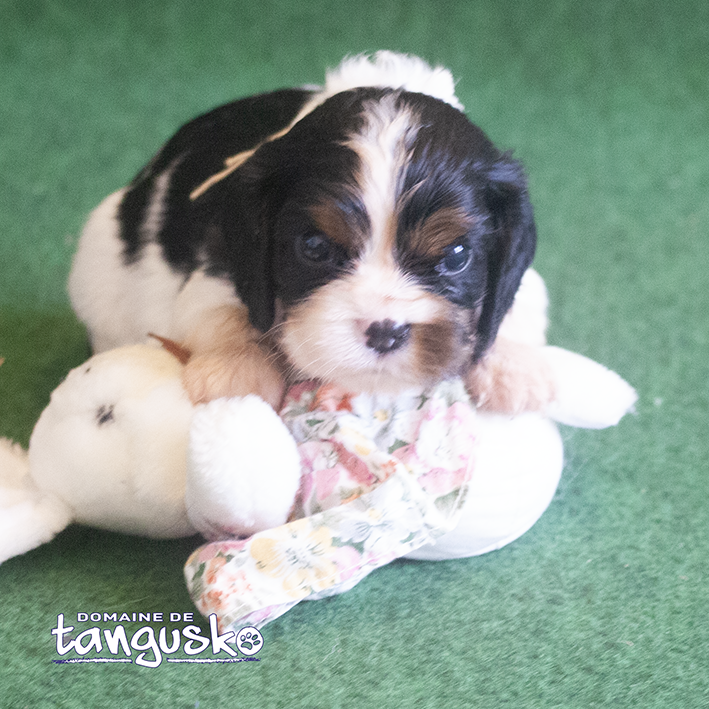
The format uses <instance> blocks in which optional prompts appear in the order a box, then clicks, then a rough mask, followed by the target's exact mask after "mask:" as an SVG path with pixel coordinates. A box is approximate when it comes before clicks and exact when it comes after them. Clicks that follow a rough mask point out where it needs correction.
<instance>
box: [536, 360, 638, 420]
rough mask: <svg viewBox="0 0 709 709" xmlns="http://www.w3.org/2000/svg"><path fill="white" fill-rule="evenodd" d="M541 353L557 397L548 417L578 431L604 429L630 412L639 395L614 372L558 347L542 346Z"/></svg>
mask: <svg viewBox="0 0 709 709" xmlns="http://www.w3.org/2000/svg"><path fill="white" fill-rule="evenodd" d="M541 354H542V356H543V357H544V359H545V360H546V361H547V363H548V364H549V366H550V367H551V369H552V370H553V372H554V378H555V391H556V394H555V396H554V399H553V400H552V401H551V402H550V403H549V405H548V406H547V407H546V409H545V413H546V415H547V416H549V417H550V418H552V419H554V420H555V421H558V422H559V423H565V424H567V425H569V426H578V427H579V428H606V427H607V426H615V425H616V424H617V423H618V422H619V421H620V419H621V418H622V417H623V416H624V415H625V414H627V413H628V412H629V411H632V409H633V405H634V404H635V402H636V401H637V398H638V395H637V393H636V392H635V389H633V387H631V386H630V384H628V383H627V382H626V381H625V380H624V379H622V378H621V377H620V376H619V375H618V374H616V373H615V372H612V371H611V370H610V369H606V368H605V367H604V366H603V365H602V364H598V362H594V361H593V360H591V359H588V357H584V356H583V355H580V354H576V353H575V352H569V351H568V350H564V349H561V348H560V347H544V348H542V350H541Z"/></svg>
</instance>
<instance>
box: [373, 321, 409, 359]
mask: <svg viewBox="0 0 709 709" xmlns="http://www.w3.org/2000/svg"><path fill="white" fill-rule="evenodd" d="M364 334H365V336H366V337H367V347H369V348H371V349H373V350H374V351H375V352H378V353H379V354H386V353H387V352H392V351H394V350H397V349H399V347H401V346H402V345H403V344H404V343H405V342H406V341H407V340H408V339H409V335H410V334H411V325H409V324H408V323H395V322H394V321H393V320H389V319H387V320H378V321H376V322H373V323H372V324H371V325H370V326H369V327H368V328H367V329H366V330H365V331H364Z"/></svg>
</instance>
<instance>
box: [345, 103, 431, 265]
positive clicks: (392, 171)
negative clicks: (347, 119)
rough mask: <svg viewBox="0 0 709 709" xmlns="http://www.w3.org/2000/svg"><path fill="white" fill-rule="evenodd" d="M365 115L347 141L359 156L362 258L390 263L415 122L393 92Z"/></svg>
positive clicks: (371, 104)
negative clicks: (365, 231) (365, 230)
mask: <svg viewBox="0 0 709 709" xmlns="http://www.w3.org/2000/svg"><path fill="white" fill-rule="evenodd" d="M364 119H365V120H364V125H363V127H362V129H361V130H360V132H358V133H356V134H355V135H352V136H350V138H349V140H348V142H347V145H348V147H350V148H351V149H352V150H354V151H355V152H356V153H357V155H358V157H359V167H358V170H357V182H358V185H359V191H360V196H361V199H362V202H363V204H364V207H365V210H366V212H367V215H368V217H369V222H370V227H371V233H370V242H369V245H368V250H367V251H368V253H367V254H366V255H365V257H364V259H365V260H366V259H368V258H375V259H376V260H378V261H381V262H382V263H393V262H394V261H393V250H394V239H395V236H396V218H397V204H396V203H397V195H398V193H399V184H400V181H401V176H402V173H403V171H404V168H405V166H406V164H407V161H408V156H409V152H410V149H411V145H412V143H413V139H414V138H415V137H416V131H417V127H418V126H417V125H416V122H415V119H414V116H413V115H412V114H411V111H410V110H408V109H400V108H397V106H396V98H395V97H394V96H386V97H385V98H384V99H382V100H381V101H373V102H371V103H370V104H368V105H367V106H366V110H365V114H364Z"/></svg>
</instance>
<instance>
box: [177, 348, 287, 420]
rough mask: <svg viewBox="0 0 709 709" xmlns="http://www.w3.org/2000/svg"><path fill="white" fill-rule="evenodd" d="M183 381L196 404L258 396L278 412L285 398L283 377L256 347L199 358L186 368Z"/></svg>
mask: <svg viewBox="0 0 709 709" xmlns="http://www.w3.org/2000/svg"><path fill="white" fill-rule="evenodd" d="M182 381H183V384H184V387H185V389H186V390H187V394H188V395H189V397H190V399H191V401H192V403H194V404H204V403H207V402H209V401H213V400H214V399H219V398H221V397H224V396H246V395H247V394H257V395H258V396H260V397H261V398H262V399H263V400H264V401H266V402H267V403H269V404H270V405H271V406H272V407H273V408H274V409H277V407H278V406H279V404H280V402H281V399H282V397H283V388H284V382H283V377H282V376H281V374H280V372H279V371H278V369H277V368H276V367H275V366H274V365H273V364H272V363H271V362H270V361H269V360H268V357H267V356H266V355H265V354H264V353H263V351H262V350H261V349H260V348H259V347H258V346H257V345H253V346H248V347H245V348H244V349H242V350H240V351H238V352H234V353H230V354H228V355H225V354H223V353H218V354H215V353H206V354H200V355H196V356H194V357H192V359H190V361H189V362H188V363H187V364H186V365H185V369H184V373H183V378H182Z"/></svg>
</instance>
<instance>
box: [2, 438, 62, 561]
mask: <svg viewBox="0 0 709 709" xmlns="http://www.w3.org/2000/svg"><path fill="white" fill-rule="evenodd" d="M71 521H72V511H71V508H70V507H69V506H68V505H67V504H66V503H65V502H63V501H62V500H60V499H59V498H58V497H57V496H56V495H53V494H51V493H46V492H42V491H41V490H39V489H38V488H37V486H36V485H35V484H34V481H33V480H32V478H31V477H30V474H29V461H28V459H27V452H26V451H25V450H23V448H22V447H21V446H20V445H19V444H17V443H13V442H12V441H9V440H8V439H7V438H0V563H2V562H3V561H7V559H10V558H12V557H13V556H17V555H18V554H24V553H25V552H28V551H30V549H34V548H35V547H38V546H40V544H44V543H45V542H48V541H50V540H51V539H52V538H53V537H54V536H55V535H56V534H57V533H59V532H61V530H62V529H64V528H65V527H66V526H67V525H68V524H69V523H70V522H71Z"/></svg>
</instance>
